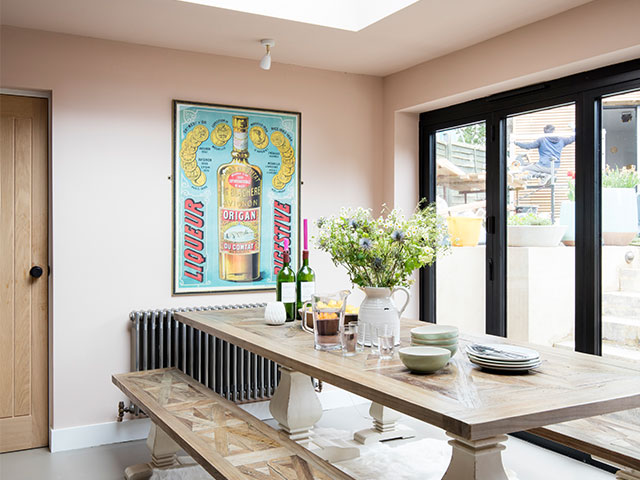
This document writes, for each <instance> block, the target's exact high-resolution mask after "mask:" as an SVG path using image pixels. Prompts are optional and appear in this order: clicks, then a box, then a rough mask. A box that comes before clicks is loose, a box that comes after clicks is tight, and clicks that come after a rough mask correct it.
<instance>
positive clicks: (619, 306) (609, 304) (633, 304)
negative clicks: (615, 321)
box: [602, 292, 640, 318]
mask: <svg viewBox="0 0 640 480" xmlns="http://www.w3.org/2000/svg"><path fill="white" fill-rule="evenodd" d="M602 315H607V316H609V315H611V316H614V317H625V318H640V292H605V293H603V294H602Z"/></svg>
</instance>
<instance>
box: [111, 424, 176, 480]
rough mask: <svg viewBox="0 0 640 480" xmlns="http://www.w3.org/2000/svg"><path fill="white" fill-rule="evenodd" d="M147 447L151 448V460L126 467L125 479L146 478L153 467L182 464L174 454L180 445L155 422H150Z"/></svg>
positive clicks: (138, 479)
mask: <svg viewBox="0 0 640 480" xmlns="http://www.w3.org/2000/svg"><path fill="white" fill-rule="evenodd" d="M147 447H149V450H151V462H149V463H141V464H138V465H132V466H130V467H127V468H126V469H125V471H124V477H125V478H126V479H127V480H146V479H147V478H149V477H150V476H151V474H152V473H153V469H154V468H171V467H179V466H181V465H182V464H181V463H180V462H178V457H177V455H176V454H177V453H178V452H179V451H180V447H179V446H178V444H177V443H176V442H174V441H173V440H172V439H171V437H169V435H167V434H166V433H164V431H163V430H162V429H161V428H158V427H157V426H156V424H155V423H152V424H151V429H150V430H149V436H148V437H147Z"/></svg>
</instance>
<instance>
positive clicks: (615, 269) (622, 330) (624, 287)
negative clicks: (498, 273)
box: [600, 90, 640, 361]
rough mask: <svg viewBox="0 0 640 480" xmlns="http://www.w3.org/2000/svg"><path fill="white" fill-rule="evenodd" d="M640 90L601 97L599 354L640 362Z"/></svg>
mask: <svg viewBox="0 0 640 480" xmlns="http://www.w3.org/2000/svg"><path fill="white" fill-rule="evenodd" d="M639 113H640V90H632V91H626V92H621V93H614V94H610V95H604V96H602V98H601V101H600V119H601V122H600V123H601V129H600V131H601V136H600V140H601V162H602V163H601V165H602V175H601V182H600V183H601V187H602V189H601V194H602V207H601V208H602V342H603V345H602V353H603V355H606V356H611V357H617V358H623V359H630V360H636V361H637V360H640V238H639V237H638V231H639V230H640V228H639V225H638V202H639V197H638V187H637V185H638V180H639V178H638V167H639V166H640V165H639V164H640V144H639V138H640V122H638V114H639Z"/></svg>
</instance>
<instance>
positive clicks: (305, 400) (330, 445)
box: [269, 367, 360, 462]
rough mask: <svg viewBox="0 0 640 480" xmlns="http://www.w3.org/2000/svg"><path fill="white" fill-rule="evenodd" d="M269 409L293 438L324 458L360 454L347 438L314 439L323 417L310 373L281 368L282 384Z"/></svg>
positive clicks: (328, 459)
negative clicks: (338, 439) (316, 426)
mask: <svg viewBox="0 0 640 480" xmlns="http://www.w3.org/2000/svg"><path fill="white" fill-rule="evenodd" d="M269 411H270V412H271V415H273V418H274V419H275V420H276V421H277V422H278V424H279V425H280V428H281V429H282V430H283V431H284V432H285V433H286V434H287V435H288V436H289V438H290V439H291V440H293V441H296V442H298V443H300V444H301V445H304V446H305V447H307V448H308V449H309V450H311V451H312V452H313V453H315V454H316V455H318V456H319V457H320V458H323V459H324V460H327V461H329V462H337V461H342V460H350V459H352V458H356V457H358V456H360V450H359V449H358V448H357V447H354V446H351V445H347V444H345V443H344V442H343V441H334V440H327V439H321V438H313V436H312V429H313V426H314V425H315V424H316V422H317V421H318V420H320V418H321V417H322V405H321V404H320V399H319V398H318V395H317V394H316V391H315V389H314V388H313V384H312V383H311V378H310V377H309V376H308V375H305V374H303V373H300V372H296V371H294V370H291V369H290V368H286V367H280V383H279V384H278V388H277V389H276V391H275V393H274V395H273V397H272V398H271V402H269Z"/></svg>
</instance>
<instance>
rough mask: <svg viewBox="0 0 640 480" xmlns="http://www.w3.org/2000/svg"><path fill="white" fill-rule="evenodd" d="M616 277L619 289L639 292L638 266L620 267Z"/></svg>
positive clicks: (639, 276)
mask: <svg viewBox="0 0 640 480" xmlns="http://www.w3.org/2000/svg"><path fill="white" fill-rule="evenodd" d="M618 279H619V281H620V290H621V291H623V292H640V268H621V269H620V270H618Z"/></svg>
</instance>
